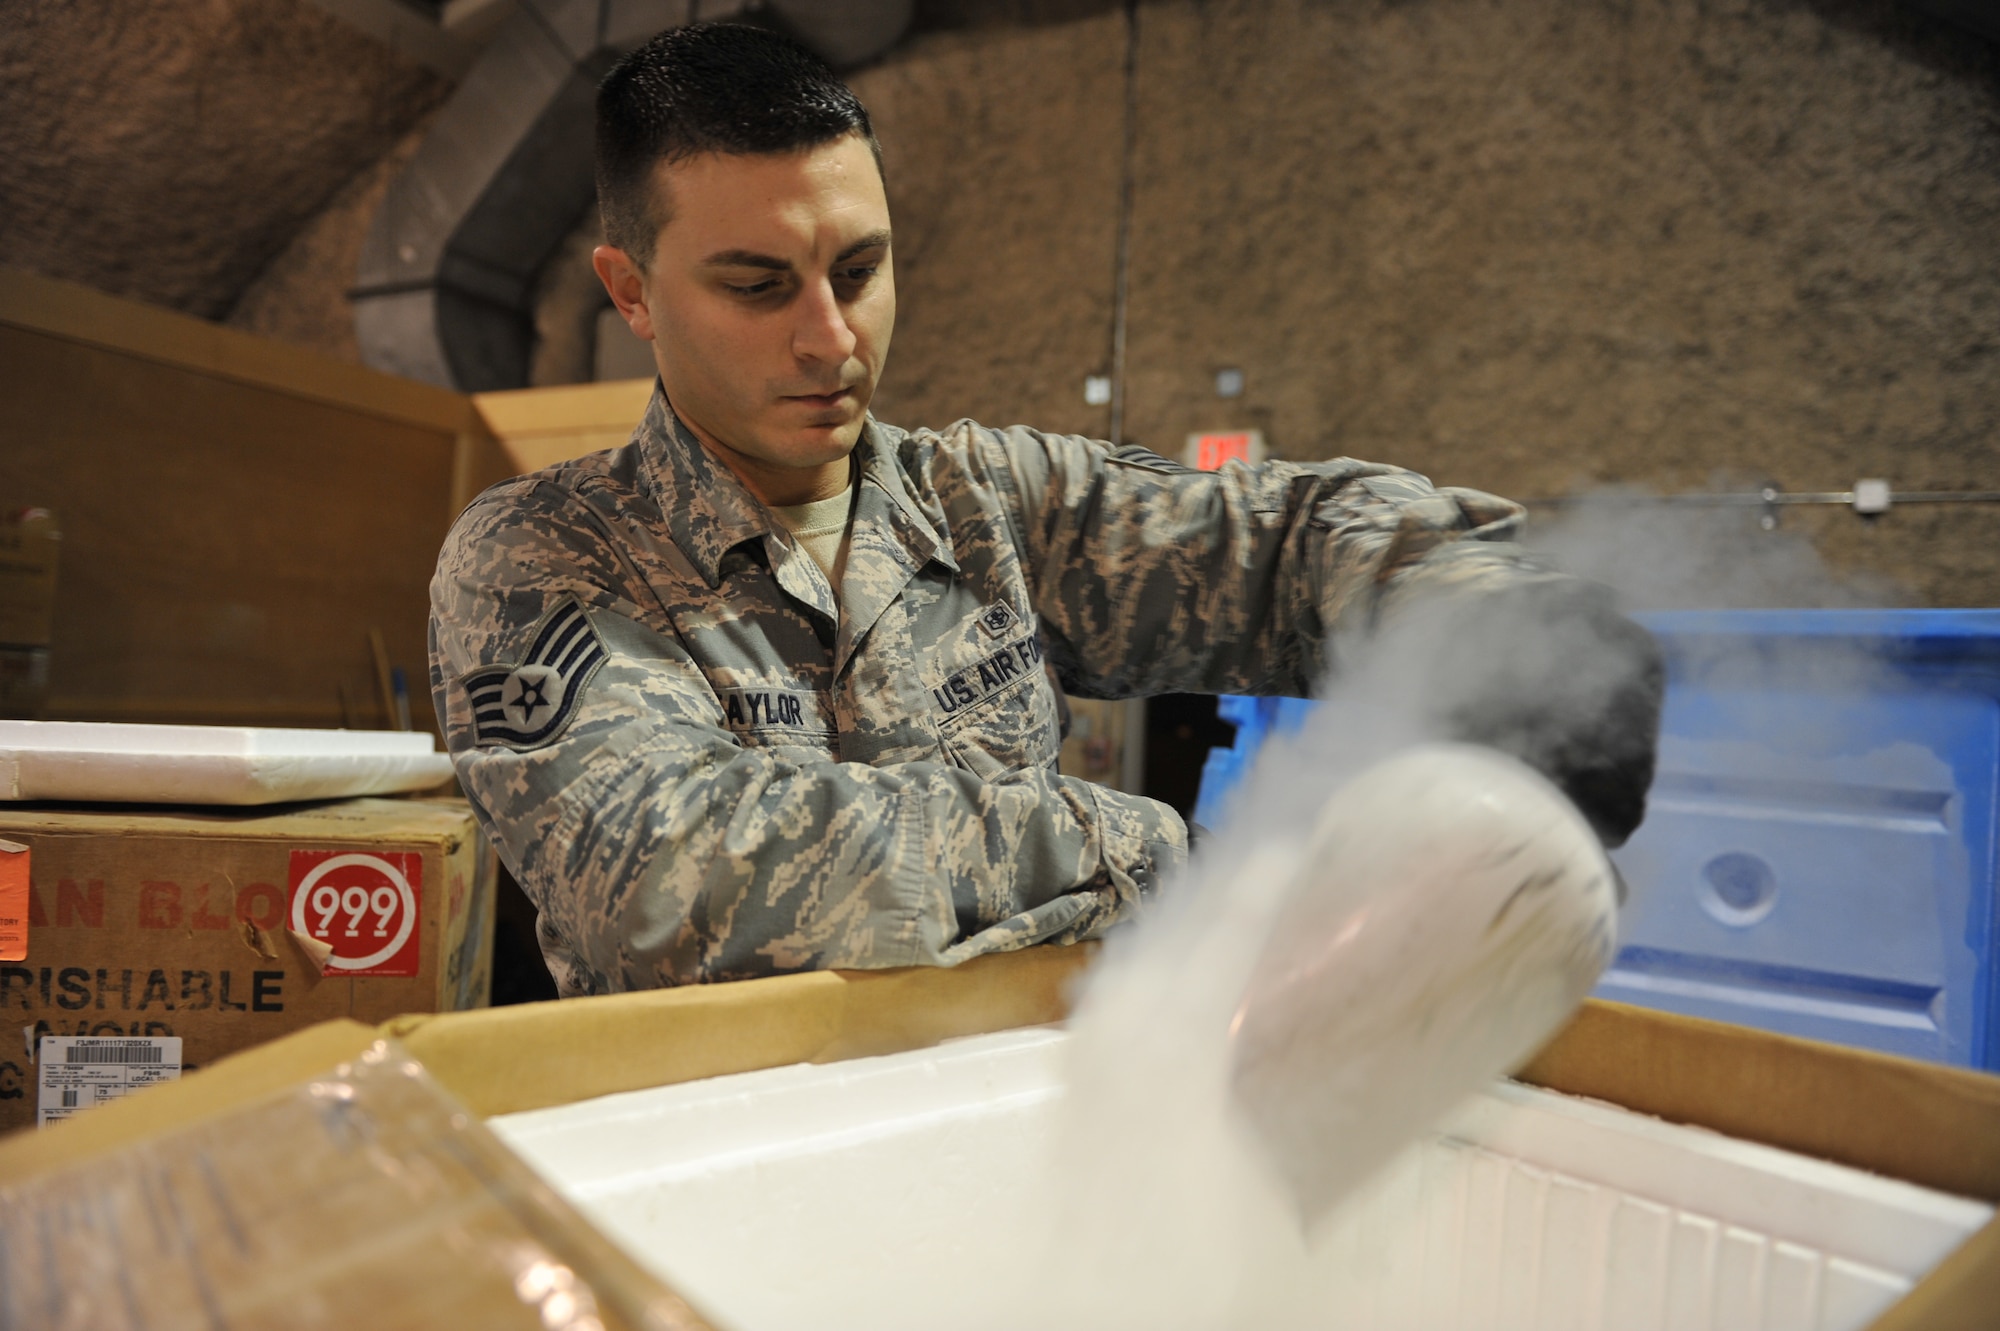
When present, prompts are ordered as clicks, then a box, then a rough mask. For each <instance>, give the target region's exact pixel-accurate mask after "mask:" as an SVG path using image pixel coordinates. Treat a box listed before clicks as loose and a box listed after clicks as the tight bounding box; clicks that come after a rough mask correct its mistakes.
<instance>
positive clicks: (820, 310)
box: [595, 134, 896, 504]
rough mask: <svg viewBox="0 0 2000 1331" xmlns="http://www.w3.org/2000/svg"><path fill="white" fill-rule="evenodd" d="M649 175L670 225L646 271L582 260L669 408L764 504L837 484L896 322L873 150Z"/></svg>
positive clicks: (753, 159) (855, 144)
mask: <svg viewBox="0 0 2000 1331" xmlns="http://www.w3.org/2000/svg"><path fill="white" fill-rule="evenodd" d="M656 179H657V183H656V185H655V189H656V190H657V191H658V193H657V195H656V203H655V206H656V208H657V210H658V213H659V215H660V216H663V217H666V218H667V219H668V221H667V223H666V225H665V226H663V227H661V228H660V231H659V235H658V238H657V240H656V242H655V245H654V250H653V253H652V255H651V256H650V262H649V263H648V265H647V267H646V269H645V270H644V271H643V272H641V271H639V270H638V269H637V268H636V267H634V266H633V265H632V264H631V262H630V259H629V257H628V256H626V255H625V254H624V253H623V252H622V251H619V250H615V249H611V248H609V247H604V248H600V249H599V250H598V251H597V252H596V256H595V258H596V262H597V270H598V274H599V276H600V277H602V278H603V279H604V284H605V287H606V289H607V290H609V291H610V292H611V296H612V299H613V300H614V301H616V302H617V304H618V307H619V311H620V312H621V313H622V314H624V316H625V319H626V321H627V322H628V323H629V324H630V325H631V327H632V331H633V332H635V333H637V334H638V335H639V336H640V337H642V338H648V339H650V340H651V341H652V343H653V359H654V362H655V363H656V364H657V365H658V366H659V370H660V380H661V382H662V383H663V384H664V385H665V386H666V390H667V397H668V399H669V400H670V401H671V402H672V403H673V405H674V410H675V411H676V412H677V413H678V414H679V415H680V417H681V419H682V420H683V421H685V422H686V423H687V425H688V426H689V427H690V428H691V429H692V430H693V431H694V432H695V433H696V434H697V435H698V436H700V437H701V439H702V441H703V442H704V443H705V444H707V445H708V446H709V447H710V448H711V449H714V450H715V451H716V452H717V453H718V454H719V455H720V456H721V457H722V459H723V460H724V461H725V462H726V463H728V464H729V466H730V467H731V468H732V469H733V470H734V471H736V473H737V474H738V475H739V476H741V477H742V478H743V480H744V481H745V483H746V484H748V485H749V486H750V488H751V490H752V491H754V492H755V493H757V494H758V496H759V497H761V498H763V499H764V500H765V501H766V502H768V503H776V504H790V503H801V502H805V500H807V499H816V498H823V497H825V496H827V495H831V494H837V493H839V492H840V491H841V490H842V489H844V488H845V487H846V484H847V467H846V457H847V454H848V452H849V451H850V450H851V449H852V448H853V447H854V442H855V440H856V439H857V438H859V437H860V434H861V426H862V418H863V416H864V415H865V414H866V412H867V410H868V404H869V402H870V400H871V399H872V398H873V397H874V395H875V382H876V379H877V378H878V377H879V376H880V375H881V373H882V362H883V359H884V357H885V356H887V354H888V351H889V337H890V334H891V332H892V331H893V330H894V327H895V322H896V283H895V278H894V275H893V272H892V270H891V268H890V264H889V201H888V198H887V196H886V195H885V194H884V193H883V189H882V176H881V173H880V171H879V170H877V168H876V166H875V158H874V155H873V154H872V153H871V152H870V151H869V148H868V145H867V143H866V142H865V141H864V140H863V139H862V138H861V137H860V136H859V135H853V134H850V135H848V136H846V137H844V138H840V139H837V140H835V141H833V142H832V143H826V144H822V145H820V146H819V147H817V148H812V149H809V150H807V151H804V152H799V153H786V154H781V155H771V156H765V155H752V156H735V155H722V154H715V153H705V154H703V155H701V156H698V157H694V158H690V159H688V160H687V161H684V162H678V163H675V164H673V165H671V166H662V167H659V168H658V169H657V176H656Z"/></svg>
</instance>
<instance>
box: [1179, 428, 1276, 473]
mask: <svg viewBox="0 0 2000 1331" xmlns="http://www.w3.org/2000/svg"><path fill="white" fill-rule="evenodd" d="M1185 460H1186V462H1187V464H1188V466H1190V467H1193V468H1194V469H1195V470H1196V471H1219V470H1221V469H1222V467H1224V466H1225V465H1226V464H1228V463H1231V462H1241V463H1242V464H1244V465H1245V466H1247V467H1254V466H1256V465H1257V464H1258V463H1260V462H1262V461H1263V460H1264V433H1263V431H1261V430H1228V431H1223V432H1220V433H1216V434H1191V435H1189V436H1188V440H1187V453H1186V455H1185Z"/></svg>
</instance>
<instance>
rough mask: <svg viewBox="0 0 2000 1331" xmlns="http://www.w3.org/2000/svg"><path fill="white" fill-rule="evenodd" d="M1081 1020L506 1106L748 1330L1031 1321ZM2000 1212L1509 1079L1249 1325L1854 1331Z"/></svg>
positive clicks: (695, 1295) (547, 1160) (690, 1287)
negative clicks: (1071, 1037)
mask: <svg viewBox="0 0 2000 1331" xmlns="http://www.w3.org/2000/svg"><path fill="white" fill-rule="evenodd" d="M1065 1038H1066V1037H1065V1036H1064V1034H1063V1033H1062V1032H1060V1031H1056V1030H1051V1029H1034V1030H1027V1031H1012V1032H1006V1033H1003V1034H999V1035H991V1036H980V1037H974V1038H970V1039H965V1040H960V1041H955V1042H952V1043H950V1044H947V1045H944V1046H941V1047H939V1048H936V1049H930V1050H921V1051H917V1052H914V1053H908V1054H898V1055H893V1056H890V1057H886V1058H875V1059H862V1060H855V1061H851V1062H845V1063H836V1064H830V1065H824V1066H807V1065H800V1066H795V1067H787V1068H776V1069H772V1070H769V1071H763V1072H751V1073H744V1074H740V1075H736V1076H729V1077H717V1078H714V1079H711V1080H708V1081H700V1082H692V1083H688V1084H684V1085H680V1086H669V1087H661V1088H658V1089H655V1090H648V1091H637V1092H630V1093H626V1094H621V1095H613V1096H606V1097H604V1098H602V1099H597V1100H587V1101H582V1102H579V1103H576V1104H572V1105H566V1106H562V1107H559V1108H554V1109H546V1110H538V1111H534V1112H530V1113H522V1114H512V1115H505V1116H501V1117H498V1118H495V1119H492V1120H490V1123H491V1126H492V1127H493V1128H494V1129H495V1130H496V1131H497V1132H499V1133H500V1135H501V1136H502V1137H503V1138H504V1139H505V1140H506V1141H507V1142H508V1143H509V1144H510V1145H511V1146H513V1147H514V1149H515V1150H517V1151H518V1152H520V1153H521V1154H522V1155H523V1156H524V1157H525V1158H526V1159H527V1160H528V1161H529V1163H530V1164H531V1165H533V1166H534V1167H535V1168H536V1169H537V1170H538V1171H539V1172H540V1173H542V1174H543V1176H544V1177H546V1178H547V1179H548V1180H549V1181H550V1182H551V1183H552V1184H553V1185H554V1186H556V1187H557V1188H558V1189H559V1190H560V1191H562V1192H563V1193H564V1194H565V1195H567V1196H568V1197H569V1198H570V1199H571V1200H572V1201H574V1202H575V1203H576V1204H577V1205H578V1206H579V1207H580V1208H581V1209H582V1210H583V1211H584V1212H585V1213H586V1214H587V1215H589V1216H590V1217H591V1218H592V1219H593V1220H594V1221H595V1222H597V1223H598V1224H599V1225H600V1226H601V1227H602V1228H603V1229H604V1230H605V1231H606V1232H607V1233H608V1234H610V1235H611V1236H613V1237H614V1238H615V1239H617V1240H618V1241H619V1242H621V1243H622V1244H623V1245H624V1246H625V1247H626V1249H627V1250H628V1251H630V1252H631V1253H632V1254H633V1256H635V1257H636V1258H638V1259H639V1260H640V1261H642V1262H644V1263H646V1264H648V1265H649V1266H651V1267H652V1268H653V1269H654V1270H655V1271H656V1272H658V1273H659V1274H660V1275H661V1276H662V1277H663V1278H665V1279H666V1280H668V1281H669V1282H670V1283H672V1284H673V1285H675V1286H676V1287H677V1288H679V1289H680V1290H681V1291H682V1292H683V1293H685V1294H686V1295H687V1296H688V1297H689V1298H690V1299H691V1300H693V1301H694V1302H695V1303H696V1304H697V1305H698V1306H701V1307H703V1308H705V1309H706V1310H707V1311H708V1312H709V1313H710V1314H711V1315H712V1316H714V1317H716V1318H717V1319H719V1321H720V1322H721V1323H722V1324H724V1325H726V1326H728V1327H731V1328H734V1329H735V1331H777V1329H778V1328H792V1327H798V1328H806V1327H812V1328H839V1327H899V1326H901V1327H981V1326H996V1325H1023V1324H1026V1323H1023V1322H1021V1321H1020V1320H1019V1311H1018V1309H1017V1308H1011V1309H1010V1308H1003V1307H1002V1306H1001V1304H1000V1303H998V1302H996V1301H995V1298H994V1290H995V1289H996V1287H1002V1286H1004V1285H1019V1284H1021V1283H1022V1282H1032V1281H1035V1280H1037V1279H1040V1278H1042V1276H1041V1275H1039V1274H1038V1272H1046V1271H1047V1269H1048V1262H1049V1259H1050V1252H1049V1249H1048V1247H1047V1235H1048V1233H1049V1231H1050V1217H1049V1216H1048V1215H1047V1214H1046V1210H1047V1204H1048V1198H1047V1194H1045V1193H1044V1192H1042V1191H1040V1187H1039V1185H1040V1180H1041V1178H1042V1175H1041V1174H1040V1173H1038V1171H1037V1170H1035V1169H1034V1168H1031V1167H1027V1166H1025V1165H1024V1162H1027V1161H1033V1160H1037V1159H1040V1158H1041V1156H1042V1154H1043V1152H1044V1150H1045V1148H1046V1145H1047V1138H1048V1136H1049V1134H1050V1132H1051V1130H1052V1127H1053V1125H1054V1123H1055V1121H1056V1112H1057V1110H1058V1108H1059V1102H1060V1098H1061V1095H1062V1089H1061V1088H1062V1069H1061V1057H1060V1056H1061V1051H1062V1047H1063V1042H1064V1040H1065ZM1106 1130H1107V1131H1115V1128H1113V1127H1111V1126H1109V1125H1107V1127H1106ZM1189 1204H1190V1205H1199V1204H1200V1201H1199V1199H1190V1203H1189ZM1991 1214H1992V1208H1991V1207H1990V1206H1987V1205H1985V1204H1983V1203H1979V1202H1973V1201H1968V1200H1965V1199H1962V1198H1956V1197H1951V1196H1947V1195H1945V1194H1942V1193H1938V1192H1934V1191H1931V1190H1929V1189H1925V1188H1920V1187H1916V1186H1914V1185H1911V1184H1907V1183H1902V1182H1898V1181H1894V1180H1889V1179H1883V1178H1879V1177H1876V1176H1874V1175H1870V1174H1866V1173H1863V1172H1861V1171H1858V1170H1854V1169H1849V1168H1845V1167H1842V1166H1838V1165H1832V1164H1828V1163H1826V1162H1824V1161H1819V1160H1813V1159H1809V1158H1807V1157H1803V1156H1799V1155H1794V1154H1791V1153H1789V1152H1785V1151H1779V1150H1775V1149H1772V1148H1770V1147H1765V1146H1759V1145H1754V1144H1751V1143H1746V1142H1741V1141H1736V1140H1733V1139H1730V1138H1726V1137H1722V1136H1719V1135H1717V1134H1715V1133H1711V1132H1706V1131H1702V1130H1700V1129H1694V1128H1686V1127H1678V1126H1674V1125H1670V1124H1666V1123H1662V1122H1660V1121H1658V1120H1656V1119H1651V1118H1648V1117H1645V1116H1643V1115H1640V1114H1635V1113H1632V1112H1630V1111H1627V1110H1623V1109H1619V1108H1616V1107H1614V1106H1609V1105H1604V1104H1599V1103H1596V1102H1592V1101H1586V1100H1580V1099H1575V1098H1571V1097H1567V1096H1562V1095H1558V1094H1554V1093H1552V1092H1548V1091H1542V1090H1537V1089H1534V1088H1530V1087H1526V1086H1521V1085H1516V1084H1512V1083H1500V1084H1496V1085H1495V1086H1493V1087H1492V1088H1491V1089H1489V1090H1488V1091H1486V1092H1484V1093H1483V1094H1481V1095H1479V1096H1477V1097H1475V1098H1474V1100H1473V1101H1472V1102H1470V1103H1468V1104H1467V1105H1466V1106H1464V1107H1463V1108H1462V1109H1461V1110H1459V1111H1458V1112H1457V1113H1455V1114H1454V1115H1453V1116H1452V1118H1451V1119H1450V1120H1449V1121H1448V1122H1447V1123H1446V1124H1445V1125H1444V1126H1443V1127H1442V1128H1441V1129H1440V1130H1439V1131H1438V1132H1437V1133H1435V1134H1434V1135H1432V1136H1431V1137H1430V1138H1429V1139H1428V1140H1426V1141H1424V1142H1422V1143H1420V1144H1419V1145H1417V1146H1416V1147H1414V1148H1412V1149H1411V1150H1409V1151H1408V1152H1406V1153H1405V1154H1404V1155H1403V1156H1401V1157H1400V1158H1399V1159H1398V1160H1397V1161H1396V1162H1395V1163H1394V1164H1393V1165H1391V1166H1390V1167H1389V1168H1387V1169H1386V1170H1385V1171H1384V1172H1383V1173H1382V1174H1381V1175H1379V1176H1378V1177H1377V1178H1376V1179H1375V1180H1374V1181H1373V1182H1372V1183H1371V1184H1369V1185H1368V1187H1367V1188H1366V1189H1365V1190H1364V1195H1362V1196H1361V1197H1359V1198H1357V1199H1356V1200H1355V1201H1354V1202H1352V1203H1350V1204H1349V1205H1348V1206H1347V1207H1346V1208H1344V1209H1343V1211H1342V1212H1341V1213H1340V1216H1339V1218H1338V1219H1337V1220H1336V1221H1335V1222H1334V1223H1333V1225H1332V1227H1331V1230H1330V1232H1328V1233H1324V1234H1319V1235H1316V1236H1315V1240H1314V1242H1312V1243H1311V1244H1309V1245H1308V1244H1303V1243H1302V1244H1301V1246H1300V1250H1299V1253H1298V1254H1297V1257H1296V1259H1295V1260H1294V1261H1293V1262H1292V1266H1291V1268H1290V1269H1287V1270H1286V1271H1285V1272H1284V1273H1283V1274H1284V1278H1285V1279H1287V1280H1289V1281H1291V1282H1292V1283H1293V1288H1292V1289H1291V1290H1290V1291H1289V1292H1281V1294H1282V1297H1279V1298H1276V1299H1275V1301H1267V1302H1266V1303H1265V1304H1263V1305H1260V1306H1258V1307H1257V1308H1256V1309H1255V1310H1254V1313H1253V1312H1252V1310H1249V1309H1246V1316H1245V1320H1244V1322H1243V1324H1245V1325H1258V1326H1271V1325H1312V1326H1325V1327H1339V1328H1360V1327H1409V1328H1439V1329H1444V1328H1465V1329H1468V1331H1469V1329H1471V1328H1484V1327H1509V1328H1549V1329H1550V1331H1555V1329H1556V1328H1562V1329H1564V1331H1570V1329H1575V1331H1583V1329H1585V1328H1597V1329H1599V1331H1669V1329H1672V1331H1679V1329H1681V1328H1706V1329H1708V1331H1779V1329H1780V1328H1787V1329H1789V1328H1797V1329H1799V1331H1846V1329H1847V1328H1861V1327H1865V1326H1866V1325H1867V1324H1868V1322H1869V1321H1871V1320H1872V1319H1873V1318H1874V1317H1875V1316H1876V1315H1877V1314H1879V1313H1880V1312H1881V1311H1882V1310H1883V1309H1884V1308H1886V1307H1887V1306H1888V1305H1889V1304H1891V1303H1893V1302H1894V1301H1895V1300H1896V1298H1897V1297H1899V1296H1900V1295H1901V1294H1902V1293H1903V1292H1904V1291H1906V1290H1908V1289H1909V1288H1910V1287H1911V1285H1913V1284H1914V1283H1915V1282H1916V1281H1917V1280H1918V1279H1919V1278H1921V1277H1922V1276H1923V1275H1924V1274H1925V1273H1926V1272H1927V1271H1928V1270H1930V1268H1931V1267H1933V1266H1935V1265H1936V1264H1937V1263H1938V1262H1939V1261H1941V1260H1942V1259H1943V1258H1944V1257H1945V1256H1946V1255H1947V1254H1948V1253H1950V1252H1951V1251H1952V1249H1954V1248H1955V1247H1957V1246H1958V1245H1959V1244H1960V1243H1961V1242H1963V1241H1964V1240H1965V1239H1966V1238H1967V1237H1969V1236H1970V1235H1971V1234H1972V1232H1973V1231H1974V1230H1976V1229H1978V1228H1979V1227H1980V1226H1981V1225H1983V1224H1984V1223H1985V1222H1986V1221H1987V1219H1988V1218H1989V1217H1990V1216H1991ZM1077 1260H1079V1261H1087V1260H1088V1258H1087V1256H1086V1255H1082V1254H1078V1255H1077ZM1280 1308H1282V1309H1289V1311H1276V1312H1274V1311H1273V1310H1274V1309H1280ZM1301 1310H1304V1311H1301ZM1036 1324H1038V1325H1045V1326H1055V1325H1057V1324H1058V1323H1057V1322H1056V1321H1053V1320H1048V1319H1046V1318H1039V1319H1037V1321H1036ZM1091 1324H1092V1325H1101V1324H1102V1323H1101V1322H1096V1321H1094V1322H1092V1323H1091Z"/></svg>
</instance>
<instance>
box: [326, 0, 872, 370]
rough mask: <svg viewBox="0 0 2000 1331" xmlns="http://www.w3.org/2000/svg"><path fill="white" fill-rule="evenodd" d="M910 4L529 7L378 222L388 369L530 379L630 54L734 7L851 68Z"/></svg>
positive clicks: (553, 1)
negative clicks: (543, 292) (618, 77)
mask: <svg viewBox="0 0 2000 1331" xmlns="http://www.w3.org/2000/svg"><path fill="white" fill-rule="evenodd" d="M910 7H911V0H768V3H767V4H763V5H759V4H757V3H756V0H700V2H699V3H698V4H697V3H696V2H695V0H520V4H519V8H518V9H517V10H516V11H515V13H514V14H513V15H512V16H511V17H510V18H508V19H507V20H506V22H505V23H504V24H503V25H502V26H501V27H500V29H499V30H498V31H497V32H495V34H494V36H493V40H492V42H491V43H490V44H489V45H488V46H487V48H486V49H485V51H484V52H483V53H482V54H481V55H480V57H479V60H478V62H477V63H476V64H474V65H473V67H472V69H471V70H470V72H468V73H467V75H466V76H465V80H464V81H463V82H462V83H460V84H459V86H458V90H457V91H456V92H455V93H453V94H452V97H451V100H450V101H449V102H447V103H446V104H445V106H444V109H443V110H442V111H440V112H439V113H438V117H437V120H436V121H435V122H434V123H433V124H432V126H431V130H430V132H429V133H428V134H427V135H426V136H425V137H424V141H423V143H422V144H421V145H420V146H419V147H418V149H417V152H416V155H415V156H414V157H413V158H412V159H411V160H410V164H409V166H408V167H406V168H405V169H404V171H403V173H402V174H401V175H400V176H398V177H397V178H396V180H395V181H394V183H392V184H391V185H390V187H389V192H388V194H387V196H386V197H385V198H384V199H383V201H382V206H381V208H380V210H379V211H377V213H376V214H375V219H374V221H373V222H372V223H371V224H370V226H369V229H368V237H367V240H366V241H365V242H364V243H363V245H362V249H361V266H360V271H359V273H358V275H357V284H356V289H355V291H354V292H353V302H354V323H355V331H356V333H357V335H358V336H359V339H360V343H361V354H362V357H363V359H365V360H366V361H367V362H368V363H369V364H370V365H372V366H374V367H375V368H376V369H378V370H387V371H389V372H390V373H392V374H400V375H404V376H406V377H408V378H411V379H421V380H424V381H426V382H429V383H434V384H441V385H444V386H445V387H448V388H456V389H459V390H461V391H464V392H485V391H489V390H492V389H498V388H518V387H521V386H522V385H524V384H526V383H527V381H528V357H529V353H530V351H531V350H532V349H533V346H534V323H533V319H532V315H531V311H530V296H531V292H532V290H533V287H534V281H535V275H536V274H537V273H538V272H539V271H540V270H541V267H542V265H543V263H545V262H546V261H547V259H548V257H549V255H550V254H551V253H553V252H554V250H555V249H556V247H557V245H558V244H560V242H561V241H562V239H563V237H564V236H565V235H567V234H568V232H569V230H570V228H572V227H573V226H574V225H575V224H576V219H577V216H578V215H579V214H580V213H581V212H582V211H583V210H584V208H585V207H587V206H588V205H589V204H590V201H591V199H592V197H593V194H594V190H595V186H594V184H593V183H592V180H591V115H592V105H593V101H594V98H595V94H596V89H597V82H598V80H599V79H601V78H602V77H603V76H604V73H605V71H606V70H608V69H609V68H610V67H611V64H612V62H613V61H615V60H616V59H617V58H618V56H619V54H621V53H622V52H624V51H627V50H630V49H631V48H633V47H635V46H637V45H639V44H640V43H641V42H643V41H645V40H646V39H647V38H649V37H651V36H652V35H653V34H654V33H656V32H659V31H661V30H662V29H665V28H670V27H673V26H675V25H677V24H680V23H685V22H689V21H690V20H692V19H693V18H695V17H697V11H698V17H700V18H702V19H714V18H722V17H727V16H731V15H735V14H739V13H740V14H743V15H745V17H753V14H752V11H753V10H754V11H755V13H754V17H755V18H756V19H758V20H760V21H768V20H775V21H776V25H777V26H781V27H783V28H784V29H786V30H787V31H789V32H791V33H792V34H794V35H795V36H797V37H798V38H799V39H800V40H801V41H803V42H805V43H806V44H807V45H808V46H810V47H812V48H813V49H814V50H815V51H817V52H819V54H820V55H821V56H823V57H824V58H825V59H826V60H827V61H828V62H829V63H831V64H833V65H834V66H835V67H836V68H837V67H840V66H845V65H852V64H856V63H858V62H860V61H863V60H866V59H869V58H870V57H872V56H875V55H879V54H880V53H881V52H883V51H885V50H887V49H888V48H889V47H890V46H891V45H892V44H894V42H895V41H896V39H897V38H898V37H900V36H901V35H902V33H903V29H904V28H905V27H907V26H908V24H909V19H910Z"/></svg>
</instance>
